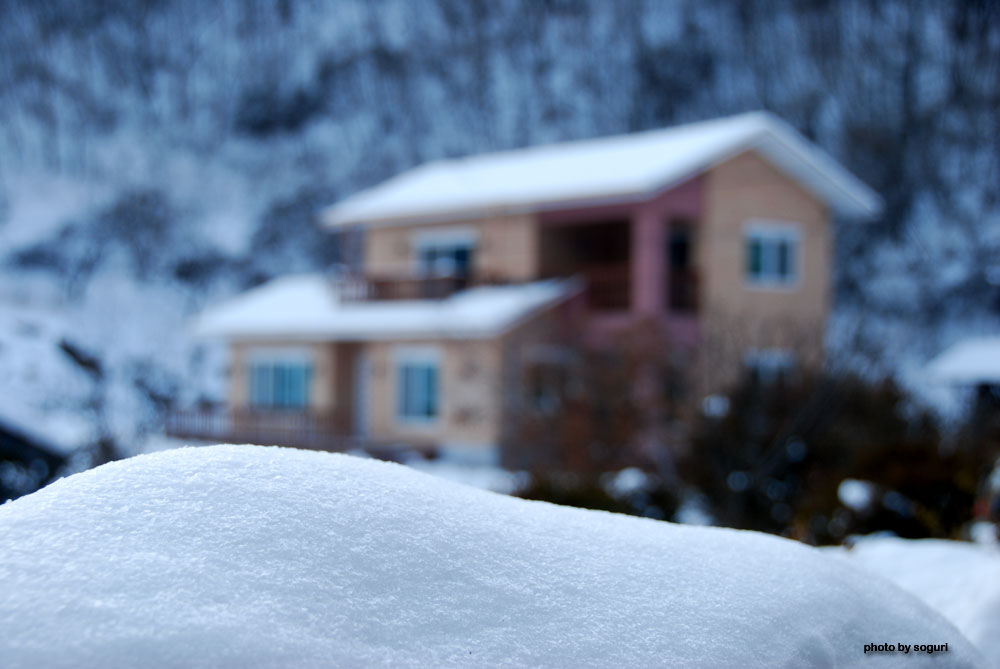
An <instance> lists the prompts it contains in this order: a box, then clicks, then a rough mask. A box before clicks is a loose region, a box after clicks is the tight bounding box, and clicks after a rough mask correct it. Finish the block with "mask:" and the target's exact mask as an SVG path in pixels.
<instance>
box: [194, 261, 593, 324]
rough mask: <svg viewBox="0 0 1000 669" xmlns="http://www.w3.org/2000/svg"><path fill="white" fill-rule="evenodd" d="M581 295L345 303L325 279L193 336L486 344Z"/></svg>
mask: <svg viewBox="0 0 1000 669" xmlns="http://www.w3.org/2000/svg"><path fill="white" fill-rule="evenodd" d="M579 290H580V285H579V284H578V282H576V281H574V280H572V279H565V280H555V279H553V280H547V281H538V282H535V283H527V284H517V285H508V286H480V287H476V288H470V289H468V290H464V291H461V292H458V293H455V294H454V295H452V296H450V297H448V298H445V299H442V300H392V301H369V302H344V301H341V299H340V297H339V294H338V290H337V284H336V282H335V280H333V279H331V278H329V277H326V276H323V275H321V274H306V275H299V276H289V277H283V278H279V279H275V280H273V281H270V282H268V283H266V284H264V285H262V286H258V287H257V288H254V289H252V290H250V291H247V292H246V293H243V294H242V295H238V296H237V297H235V298H233V299H231V300H229V301H228V302H225V303H223V304H220V305H218V306H216V307H212V308H210V309H208V310H206V311H204V312H202V313H201V314H200V315H199V316H198V318H197V320H196V321H195V325H194V330H195V334H196V335H198V336H202V337H221V338H225V339H282V340H297V341H373V340H399V339H421V338H428V339H477V338H480V339H489V338H493V337H496V336H499V335H502V334H504V333H505V332H507V331H508V330H510V329H511V328H513V327H515V326H517V325H518V324H519V323H520V322H521V321H522V320H523V319H525V318H528V317H530V316H532V315H533V314H535V313H540V312H541V311H543V310H544V309H547V308H549V307H551V306H554V305H556V304H558V303H560V302H562V301H563V300H565V299H568V298H569V297H572V296H573V295H575V294H576V293H578V292H579Z"/></svg>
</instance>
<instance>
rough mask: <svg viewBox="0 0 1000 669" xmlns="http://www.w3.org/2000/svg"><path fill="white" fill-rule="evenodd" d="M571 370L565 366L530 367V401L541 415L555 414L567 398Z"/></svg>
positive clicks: (539, 364) (546, 364)
mask: <svg viewBox="0 0 1000 669" xmlns="http://www.w3.org/2000/svg"><path fill="white" fill-rule="evenodd" d="M568 376H569V370H568V369H567V368H566V366H565V365H559V364H553V363H537V364H534V365H531V366H530V367H528V370H527V377H528V379H527V381H528V384H527V385H528V401H529V402H530V404H531V407H532V408H533V409H534V410H535V411H538V412H539V413H555V412H556V411H557V410H558V409H559V406H560V404H561V403H562V401H563V398H564V397H565V396H566V388H567V386H568Z"/></svg>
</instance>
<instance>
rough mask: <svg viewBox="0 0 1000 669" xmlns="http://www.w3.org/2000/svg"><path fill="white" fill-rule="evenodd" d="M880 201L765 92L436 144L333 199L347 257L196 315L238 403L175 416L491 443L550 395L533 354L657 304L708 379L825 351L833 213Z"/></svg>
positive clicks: (269, 428)
mask: <svg viewBox="0 0 1000 669" xmlns="http://www.w3.org/2000/svg"><path fill="white" fill-rule="evenodd" d="M880 207H881V201H880V198H879V197H878V195H877V194H875V193H874V192H872V191H871V190H870V189H869V188H868V187H866V186H865V185H864V184H863V183H861V182H860V181H859V180H858V179H857V178H855V177H854V176H852V175H851V174H850V173H848V172H847V171H846V170H845V169H844V168H843V167H841V166H840V165H839V164H837V163H836V162H835V161H834V160H833V159H832V158H831V157H829V156H828V155H827V154H826V153H824V152H823V151H822V150H820V149H819V148H818V147H816V146H815V145H813V144H811V143H810V142H808V141H807V140H806V139H804V138H803V137H802V136H801V135H799V134H798V133H797V132H796V131H795V130H793V129H792V128H791V127H789V126H788V125H787V124H785V123H784V122H782V121H781V120H779V119H778V118H775V117H774V116H772V115H770V114H767V113H749V114H744V115H740V116H735V117H730V118H724V119H719V120H713V121H707V122H701V123H694V124H690V125H683V126H678V127H673V128H669V129H664V130H654V131H649V132H642V133H636V134H631V135H624V136H619V137H608V138H601V139H593V140H586V141H577V142H568V143H563V144H555V145H548V146H539V147H532V148H526V149H520V150H514V151H506V152H501V153H494V154H488V155H479V156H472V157H468V158H459V159H450V160H441V161H435V162H431V163H428V164H425V165H421V166H419V167H416V168H414V169H412V170H409V171H407V172H404V173H403V174H401V175H399V176H396V177H395V178H392V179H390V180H388V181H386V182H384V183H382V184H380V185H377V186H375V187H373V188H370V189H368V190H365V191H362V192H360V193H357V194H355V195H353V196H351V197H349V198H347V199H346V200H344V201H342V202H340V203H337V204H335V205H333V206H331V207H330V208H328V209H327V210H325V211H323V212H321V214H320V222H321V224H322V225H324V226H326V227H327V228H328V229H329V230H330V231H331V232H340V233H342V234H343V235H344V237H343V239H344V247H345V248H353V249H354V252H353V254H348V260H349V263H348V264H349V266H350V270H349V271H345V272H341V273H340V274H337V275H329V276H322V275H316V276H293V277H286V278H280V279H277V280H275V281H272V282H271V283H268V284H265V285H263V286H260V287H258V288H256V289H254V290H251V291H249V292H248V293H246V294H244V295H241V296H239V297H237V298H235V299H234V300H232V301H231V302H229V303H227V304H222V305H219V306H218V307H215V308H213V309H210V310H208V311H207V312H205V313H204V314H202V315H201V316H200V318H199V320H198V324H197V329H198V331H199V332H200V333H201V334H202V335H204V336H212V337H221V338H224V339H225V340H227V341H228V342H230V344H231V350H232V366H231V369H232V379H231V394H230V399H229V408H228V411H227V412H226V413H223V414H217V415H200V414H199V415H195V414H185V413H183V412H180V413H178V414H175V416H173V417H172V422H171V429H172V431H173V432H174V433H176V434H181V435H185V436H210V437H213V438H231V439H238V440H247V441H257V442H264V443H287V444H289V445H304V446H313V447H319V448H347V447H349V446H350V445H351V443H352V439H354V440H358V441H359V442H360V441H364V442H366V443H374V444H382V445H385V446H392V445H393V444H407V445H409V446H421V445H423V446H427V447H442V448H447V449H450V450H452V451H455V452H460V453H464V454H466V455H469V456H478V457H482V458H489V459H495V458H496V457H497V455H498V454H499V453H500V452H501V451H502V447H503V442H504V439H505V434H506V432H505V429H506V427H505V426H506V425H507V424H508V423H509V419H510V412H512V411H516V410H517V408H518V407H521V406H524V404H523V402H529V403H530V402H533V401H534V402H538V401H544V399H545V398H544V397H543V395H544V389H543V390H541V391H540V390H539V389H538V388H537V387H534V386H535V384H534V382H533V381H532V377H531V375H529V374H527V373H526V372H525V370H526V369H527V368H529V367H531V366H533V365H538V364H539V363H541V364H550V365H555V366H558V365H560V364H568V363H565V361H567V360H570V359H571V358H572V355H571V352H567V351H566V350H565V346H564V345H560V342H565V341H567V340H568V339H567V337H571V336H576V341H580V342H581V345H584V346H594V347H601V346H614V345H615V343H616V341H617V338H618V337H619V336H621V334H622V333H623V332H626V331H627V330H628V329H629V328H630V327H632V326H634V325H636V324H637V323H647V324H648V323H654V324H655V325H656V326H657V328H659V332H661V333H662V340H663V345H664V346H669V347H675V348H677V349H679V350H682V351H684V352H685V354H686V355H687V356H688V357H689V358H691V359H692V360H697V361H699V362H698V364H696V365H694V366H693V367H692V370H693V371H692V372H691V373H692V375H693V377H694V378H693V379H692V380H691V383H690V384H689V388H690V392H691V393H692V394H695V395H699V396H703V395H705V394H707V393H710V392H716V391H718V390H720V389H723V388H724V387H725V386H726V384H727V383H730V382H731V381H732V380H733V379H735V378H736V376H737V375H738V374H739V373H740V371H741V370H742V368H743V367H744V365H751V366H753V367H755V368H757V369H758V370H759V371H760V372H761V373H764V374H773V373H778V372H780V371H782V370H783V369H785V368H787V367H789V366H791V365H810V364H818V363H820V362H821V361H822V359H823V339H824V330H825V321H826V318H827V314H828V312H829V310H830V303H831V269H832V268H831V261H832V250H833V243H832V234H833V222H832V221H833V217H834V214H838V215H840V216H841V217H843V218H851V219H864V218H870V217H872V216H874V215H876V214H877V213H878V211H879V210H880ZM522 400H523V402H522ZM348 437H349V438H348Z"/></svg>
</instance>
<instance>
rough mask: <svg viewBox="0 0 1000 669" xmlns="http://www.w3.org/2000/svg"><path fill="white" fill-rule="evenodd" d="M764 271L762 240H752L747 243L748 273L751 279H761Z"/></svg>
mask: <svg viewBox="0 0 1000 669" xmlns="http://www.w3.org/2000/svg"><path fill="white" fill-rule="evenodd" d="M762 271H763V247H762V244H761V240H760V239H755V238H751V239H749V240H748V241H747V273H748V274H749V275H750V276H751V277H759V276H760V275H761V272H762Z"/></svg>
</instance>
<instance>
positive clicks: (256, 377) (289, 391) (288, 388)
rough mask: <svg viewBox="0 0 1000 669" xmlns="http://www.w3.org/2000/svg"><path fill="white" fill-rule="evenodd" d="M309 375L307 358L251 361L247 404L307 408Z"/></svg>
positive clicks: (310, 367) (259, 407) (310, 382)
mask: <svg viewBox="0 0 1000 669" xmlns="http://www.w3.org/2000/svg"><path fill="white" fill-rule="evenodd" d="M312 376H313V369H312V365H311V364H310V363H309V362H307V361H300V360H263V359H262V360H255V361H253V362H252V363H251V364H250V405H251V406H252V407H254V408H256V409H305V408H308V407H309V402H310V395H311V393H310V387H311V385H312Z"/></svg>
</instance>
